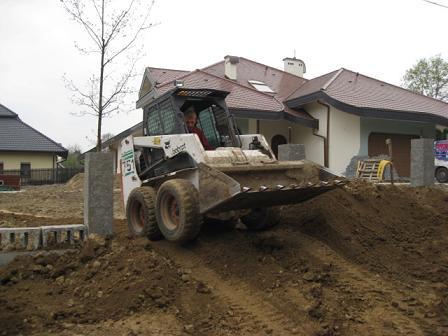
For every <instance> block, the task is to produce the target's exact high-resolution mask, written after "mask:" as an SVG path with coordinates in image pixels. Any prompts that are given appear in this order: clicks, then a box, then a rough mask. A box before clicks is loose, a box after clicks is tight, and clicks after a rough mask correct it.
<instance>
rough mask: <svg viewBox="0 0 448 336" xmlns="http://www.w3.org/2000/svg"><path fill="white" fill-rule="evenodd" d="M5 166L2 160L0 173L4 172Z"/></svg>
mask: <svg viewBox="0 0 448 336" xmlns="http://www.w3.org/2000/svg"><path fill="white" fill-rule="evenodd" d="M4 168H5V166H4V165H3V162H0V174H3V170H4Z"/></svg>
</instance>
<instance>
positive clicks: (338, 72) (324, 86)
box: [322, 68, 344, 91]
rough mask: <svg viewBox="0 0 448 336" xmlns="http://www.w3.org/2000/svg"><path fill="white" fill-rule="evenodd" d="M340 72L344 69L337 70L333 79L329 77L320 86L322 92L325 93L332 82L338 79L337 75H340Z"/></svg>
mask: <svg viewBox="0 0 448 336" xmlns="http://www.w3.org/2000/svg"><path fill="white" fill-rule="evenodd" d="M342 71H344V68H340V69H339V70H337V72H336V73H335V74H334V75H333V77H331V78H330V79H329V80H328V81H327V82H326V83H325V84H324V85H323V86H322V90H323V91H325V90H327V89H328V87H329V86H330V85H331V84H333V82H334V81H335V80H336V78H338V77H339V75H340V74H341V73H342Z"/></svg>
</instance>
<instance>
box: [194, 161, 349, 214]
mask: <svg viewBox="0 0 448 336" xmlns="http://www.w3.org/2000/svg"><path fill="white" fill-rule="evenodd" d="M343 184H345V181H344V180H343V179H342V178H340V177H338V176H337V175H334V174H332V173H330V172H329V171H328V170H325V169H324V168H323V167H321V166H319V165H317V164H314V163H312V162H310V161H306V160H301V161H273V162H267V163H251V164H246V165H224V164H223V165H210V166H208V165H205V164H200V165H199V186H200V190H201V192H200V209H201V213H203V214H205V213H209V212H213V213H219V212H224V211H230V210H238V209H250V208H260V207H269V206H277V205H285V204H294V203H300V202H303V201H306V200H308V199H311V198H313V197H316V196H318V195H320V194H322V193H324V192H327V191H329V190H332V189H334V188H336V187H338V186H341V185H343Z"/></svg>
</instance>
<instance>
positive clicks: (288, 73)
mask: <svg viewBox="0 0 448 336" xmlns="http://www.w3.org/2000/svg"><path fill="white" fill-rule="evenodd" d="M240 58H242V59H244V60H246V61H249V62H252V63H255V64H259V65H262V66H265V67H267V68H271V69H274V70H277V71H280V72H283V73H284V74H287V75H288V76H293V77H295V78H301V79H303V80H305V81H309V79H306V78H304V77H300V76H296V75H294V74H292V73H290V72H287V71H285V70H281V69H279V68H276V67H273V66H270V65H266V64H263V63H260V62H257V61H253V60H251V59H248V58H245V57H240ZM302 62H303V61H302Z"/></svg>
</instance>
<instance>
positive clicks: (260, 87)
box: [248, 79, 274, 93]
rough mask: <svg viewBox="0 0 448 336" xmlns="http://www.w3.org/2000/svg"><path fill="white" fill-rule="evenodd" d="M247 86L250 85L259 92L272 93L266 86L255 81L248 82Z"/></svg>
mask: <svg viewBox="0 0 448 336" xmlns="http://www.w3.org/2000/svg"><path fill="white" fill-rule="evenodd" d="M248 82H249V84H250V85H252V86H253V87H254V88H255V89H257V90H258V91H260V92H268V93H274V91H273V90H272V89H271V88H270V87H269V86H267V84H266V83H263V82H260V81H257V80H252V79H251V80H248Z"/></svg>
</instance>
